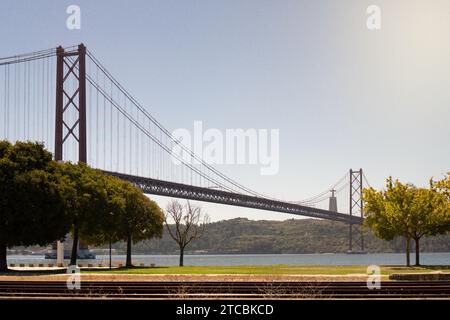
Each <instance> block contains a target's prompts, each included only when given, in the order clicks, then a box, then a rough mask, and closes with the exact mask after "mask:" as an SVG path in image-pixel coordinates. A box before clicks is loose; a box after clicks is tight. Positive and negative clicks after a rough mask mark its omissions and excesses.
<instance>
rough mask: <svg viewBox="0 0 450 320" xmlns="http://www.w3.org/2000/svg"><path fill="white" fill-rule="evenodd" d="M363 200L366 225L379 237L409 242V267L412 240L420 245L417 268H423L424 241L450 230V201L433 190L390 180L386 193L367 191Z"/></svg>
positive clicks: (417, 250) (417, 246)
mask: <svg viewBox="0 0 450 320" xmlns="http://www.w3.org/2000/svg"><path fill="white" fill-rule="evenodd" d="M363 198H364V202H365V215H366V224H367V225H369V226H370V227H371V228H372V230H373V232H374V234H375V235H376V236H378V237H380V238H382V239H385V240H392V239H393V238H395V237H397V236H402V237H404V238H405V240H406V263H407V265H410V259H409V251H410V249H409V243H410V240H411V239H413V240H414V241H415V244H416V265H419V263H420V260H419V252H420V250H419V241H420V239H421V238H422V237H423V236H434V235H437V234H443V233H445V232H447V231H448V230H449V219H450V215H449V212H448V209H447V206H448V201H447V200H446V198H445V196H444V195H443V194H442V193H440V192H438V191H436V189H435V188H433V187H430V188H417V187H415V186H414V185H412V184H403V183H401V182H400V181H398V180H395V181H393V179H392V178H391V177H389V178H388V179H387V183H386V190H384V191H376V190H375V189H373V188H370V189H365V190H364V195H363Z"/></svg>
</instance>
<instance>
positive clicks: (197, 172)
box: [0, 44, 367, 251]
mask: <svg viewBox="0 0 450 320" xmlns="http://www.w3.org/2000/svg"><path fill="white" fill-rule="evenodd" d="M0 112H1V115H2V116H1V118H0V119H1V120H0V126H1V127H0V139H6V140H9V141H17V140H24V141H40V142H42V143H44V145H45V146H46V148H47V149H48V150H50V151H52V152H53V155H54V159H55V160H57V161H75V162H76V161H81V162H85V163H87V164H89V165H90V166H92V167H94V168H97V169H100V170H102V171H103V172H104V173H106V174H109V175H114V176H117V177H119V178H121V179H124V180H127V181H130V182H132V183H134V184H135V185H136V186H138V187H139V188H141V189H142V190H143V192H145V193H146V194H154V195H162V196H169V197H175V198H183V199H191V200H198V201H205V202H212V203H219V204H225V205H231V206H238V207H246V208H254V209H261V210H268V211H273V212H282V213H288V214H293V215H300V216H305V217H313V218H320V219H328V220H334V221H340V222H343V223H347V224H348V225H349V251H352V250H353V238H354V237H355V234H354V233H353V231H352V227H353V226H354V225H360V224H362V222H363V220H364V219H363V204H362V199H361V194H362V188H363V182H364V183H367V179H366V178H365V176H364V173H363V171H362V169H359V170H350V171H349V172H347V173H346V174H345V175H344V176H343V177H342V178H341V179H339V180H338V182H337V183H335V184H334V185H332V186H331V187H329V188H327V189H326V190H325V191H324V192H322V193H320V194H318V195H316V196H314V197H311V198H309V199H306V200H303V201H282V200H278V199H275V198H273V197H270V196H267V195H264V194H261V193H259V192H257V191H255V190H252V189H250V188H248V187H246V186H244V185H242V184H240V183H238V182H237V181H236V180H234V179H232V178H230V177H229V176H227V175H225V174H224V173H222V172H221V171H219V170H217V169H216V168H214V167H213V166H212V165H211V164H208V163H207V162H205V161H204V160H203V159H202V158H201V156H200V155H198V154H195V153H194V152H193V151H192V150H190V149H189V148H188V147H186V146H185V145H184V144H183V143H182V142H181V141H179V140H178V139H177V138H176V137H174V136H173V135H172V134H171V132H170V131H169V130H167V129H166V128H165V127H164V126H163V125H162V124H161V123H160V122H159V121H158V120H157V119H155V118H154V117H153V116H152V115H151V113H150V112H148V110H147V108H145V107H144V106H143V105H141V104H140V103H139V102H138V100H137V99H136V98H135V97H134V96H133V95H132V94H131V93H130V92H129V91H128V90H126V89H125V87H124V86H122V85H121V84H120V83H119V82H118V81H117V80H116V78H114V77H113V76H112V74H111V73H110V72H109V71H108V70H107V69H106V67H105V66H104V65H102V64H101V62H100V60H99V59H97V58H96V57H95V56H94V54H93V53H92V52H90V51H89V50H87V48H86V47H85V46H84V45H83V44H80V45H78V46H71V47H65V48H63V47H61V46H60V47H57V48H51V49H47V50H40V51H35V52H31V53H26V54H18V55H14V56H9V57H4V58H0ZM175 146H176V147H178V148H179V149H180V150H182V151H183V155H187V157H186V156H180V155H177V154H175V153H173V152H172V150H173V148H174V147H175ZM174 159H176V161H173V160H174ZM187 159H188V160H187ZM343 191H347V192H348V199H349V203H348V205H349V206H348V213H343V212H338V208H337V203H336V194H339V193H341V192H343ZM330 192H332V195H331V197H330V195H329V194H330ZM324 202H327V203H328V208H321V207H320V205H319V204H320V203H324ZM358 238H359V239H358V243H359V245H358V247H360V249H361V250H362V251H363V250H364V241H363V237H362V235H358Z"/></svg>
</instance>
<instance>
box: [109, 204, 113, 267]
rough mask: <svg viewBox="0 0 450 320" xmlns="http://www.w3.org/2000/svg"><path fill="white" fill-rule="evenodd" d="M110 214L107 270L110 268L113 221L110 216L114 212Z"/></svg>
mask: <svg viewBox="0 0 450 320" xmlns="http://www.w3.org/2000/svg"><path fill="white" fill-rule="evenodd" d="M109 216H110V225H109V226H110V230H109V270H111V269H112V254H111V253H112V229H113V223H112V218H113V216H114V212H110V213H109Z"/></svg>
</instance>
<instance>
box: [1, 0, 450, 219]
mask: <svg viewBox="0 0 450 320" xmlns="http://www.w3.org/2000/svg"><path fill="white" fill-rule="evenodd" d="M71 4H77V5H79V6H80V7H81V14H82V15H81V30H68V29H67V28H66V24H65V22H66V19H67V17H68V15H67V14H66V12H65V11H66V8H67V6H68V5H71ZM371 4H375V5H378V6H380V8H381V22H382V25H381V30H378V31H370V30H368V29H367V27H366V19H367V17H368V15H367V14H366V8H367V7H368V6H369V5H371ZM0 39H1V40H2V41H1V44H0V56H9V55H11V54H16V53H21V52H29V51H34V50H37V49H46V48H49V47H55V46H57V45H60V44H61V45H63V46H68V45H73V44H77V43H80V42H84V43H85V44H86V46H87V47H88V48H89V50H90V51H92V52H93V53H94V54H95V56H96V57H98V58H99V59H100V60H101V61H102V63H103V64H104V65H106V66H107V67H108V69H109V71H110V72H112V73H113V75H114V76H115V77H116V78H117V79H119V80H120V82H121V83H122V84H124V86H125V87H126V88H127V89H128V90H129V91H131V92H132V93H133V94H134V95H135V96H136V97H137V98H138V100H139V101H140V102H141V103H142V104H143V105H144V106H146V107H147V110H148V111H150V112H151V113H152V114H153V115H154V116H155V117H156V118H157V119H158V120H159V121H160V122H162V123H163V124H164V125H165V126H166V127H167V128H168V129H170V130H173V129H176V128H187V129H192V128H193V123H194V121H195V120H201V121H203V124H204V126H206V127H207V128H218V129H221V130H225V129H227V128H244V129H246V128H256V129H259V128H262V129H271V128H274V129H279V130H280V171H279V174H277V175H274V176H261V175H260V173H259V167H256V166H237V165H233V166H229V165H228V166H226V165H224V166H219V167H218V168H219V169H220V170H222V171H224V172H225V173H226V174H228V175H229V176H230V177H232V178H233V179H235V180H237V181H239V182H240V183H242V184H244V185H247V186H249V187H251V188H253V189H255V190H257V191H260V192H263V193H267V194H270V195H272V196H276V197H279V198H282V199H286V200H300V199H304V198H307V197H309V196H311V195H314V194H316V193H318V192H321V191H323V190H325V189H326V188H327V187H328V186H330V185H331V184H332V183H334V182H335V181H336V180H337V179H338V178H340V177H341V176H342V175H343V174H344V173H345V172H346V171H348V169H349V168H354V169H359V168H360V167H362V168H363V169H364V170H365V173H366V176H367V177H368V179H369V180H370V182H371V184H372V185H373V186H374V187H378V188H379V187H382V186H383V185H384V180H385V178H386V177H387V176H389V175H393V176H394V177H398V178H399V179H401V180H403V181H405V182H412V183H414V184H416V185H426V184H427V181H428V179H429V178H430V177H431V176H434V177H441V176H442V175H443V174H444V173H445V172H447V171H450V147H449V140H450V139H449V138H450V126H449V122H450V121H449V120H450V89H449V88H450V86H449V84H450V81H449V80H450V58H449V57H450V1H446V0H442V1H440V0H432V1H430V0H420V1H414V0H404V1H400V0H389V1H381V0H371V1H364V0H353V1H350V0H342V1H336V0H320V1H318V0H314V1H313V0H311V1H300V0H291V1H288V0H279V1H275V0H272V1H267V0H266V1H264V0H233V1H230V0H227V1H225V0H223V1H206V0H204V1H187V0H183V1H181V0H179V1H17V0H15V1H5V0H3V1H2V2H1V11H0ZM157 199H158V200H159V199H161V198H157ZM338 202H339V203H341V202H344V203H347V199H338ZM161 205H162V206H164V201H162V202H161ZM202 206H203V207H204V208H205V210H206V211H207V212H208V213H209V215H210V216H211V217H212V220H220V219H228V218H233V217H238V216H240V217H248V218H251V219H287V218H291V216H289V215H286V214H280V213H270V212H264V211H257V210H251V209H242V208H234V207H229V206H220V205H211V204H202Z"/></svg>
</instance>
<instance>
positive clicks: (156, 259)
mask: <svg viewBox="0 0 450 320" xmlns="http://www.w3.org/2000/svg"><path fill="white" fill-rule="evenodd" d="M112 258H113V261H114V262H116V263H122V262H125V258H126V257H125V255H113V257H112ZM420 259H421V264H422V265H450V252H443V253H421V255H420ZM8 262H9V263H17V264H18V263H35V264H36V263H55V260H50V259H44V256H31V255H28V256H27V255H23V256H20V255H8ZM108 262H109V256H107V255H97V259H96V260H79V263H103V264H107V263H108ZM184 262H185V265H191V266H239V265H275V264H290V265H342V266H351V265H371V264H379V265H404V264H405V255H404V254H402V253H374V254H331V253H330V254H236V255H232V254H224V255H205V254H203V255H185V257H184ZM411 262H412V263H414V254H411ZM133 263H135V264H138V263H145V264H146V265H150V264H151V263H154V264H155V265H159V266H175V265H178V256H177V255H133Z"/></svg>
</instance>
